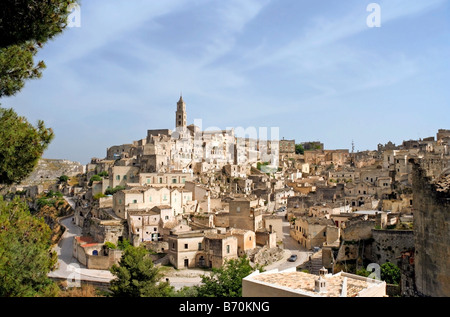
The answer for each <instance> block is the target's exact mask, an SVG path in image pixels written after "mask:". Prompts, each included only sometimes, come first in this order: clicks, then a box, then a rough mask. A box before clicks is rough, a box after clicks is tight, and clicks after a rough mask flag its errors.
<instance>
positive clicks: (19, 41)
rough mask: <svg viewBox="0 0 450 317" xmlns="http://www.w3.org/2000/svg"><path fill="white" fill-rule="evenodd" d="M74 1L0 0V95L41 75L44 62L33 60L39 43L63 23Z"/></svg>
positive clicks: (60, 28) (51, 35)
mask: <svg viewBox="0 0 450 317" xmlns="http://www.w3.org/2000/svg"><path fill="white" fill-rule="evenodd" d="M74 3H76V0H2V1H0V98H1V97H3V96H12V95H14V94H16V93H17V92H18V91H20V90H21V89H22V88H23V86H24V84H25V81H26V80H28V79H36V78H40V77H41V76H42V70H43V69H44V68H45V63H44V62H43V61H39V62H37V63H35V62H34V57H35V55H36V53H37V52H38V50H39V49H40V48H42V46H43V44H44V43H45V42H47V41H48V40H50V39H53V38H54V37H55V36H56V35H57V34H59V33H61V32H62V31H63V30H64V28H65V27H66V26H67V18H68V15H69V12H68V7H69V6H70V5H71V4H74Z"/></svg>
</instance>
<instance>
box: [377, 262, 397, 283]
mask: <svg viewBox="0 0 450 317" xmlns="http://www.w3.org/2000/svg"><path fill="white" fill-rule="evenodd" d="M381 280H383V281H385V282H386V283H388V284H395V285H398V284H400V280H401V272H400V268H399V267H398V266H397V265H395V264H393V263H391V262H386V263H384V264H382V265H381Z"/></svg>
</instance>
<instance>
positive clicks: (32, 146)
mask: <svg viewBox="0 0 450 317" xmlns="http://www.w3.org/2000/svg"><path fill="white" fill-rule="evenodd" d="M53 137H54V134H53V131H52V130H51V129H47V128H46V127H45V125H44V122H42V121H39V122H38V124H37V127H34V126H32V125H31V124H30V123H28V121H27V120H26V119H25V118H24V117H19V116H18V115H17V113H15V112H14V110H12V109H3V108H0V149H1V151H0V184H6V185H10V184H13V183H18V182H20V181H21V180H23V179H24V178H26V177H27V176H28V175H29V174H30V173H31V172H32V171H33V169H34V168H35V167H36V165H37V163H38V160H39V158H40V157H41V156H42V154H43V153H44V151H45V149H47V147H48V145H49V144H50V142H51V140H52V139H53Z"/></svg>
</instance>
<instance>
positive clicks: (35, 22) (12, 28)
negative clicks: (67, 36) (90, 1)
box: [0, 0, 76, 47]
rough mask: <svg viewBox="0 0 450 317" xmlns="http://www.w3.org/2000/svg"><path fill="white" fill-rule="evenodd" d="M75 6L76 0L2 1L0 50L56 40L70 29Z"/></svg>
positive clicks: (0, 11)
mask: <svg viewBox="0 0 450 317" xmlns="http://www.w3.org/2000/svg"><path fill="white" fill-rule="evenodd" d="M72 3H76V0H2V1H1V2H0V21H1V27H0V47H7V46H10V45H14V44H21V43H25V42H29V41H36V42H37V43H45V42H47V41H48V40H49V39H52V38H54V37H55V35H57V34H59V33H61V32H62V31H63V29H64V28H65V27H66V26H67V17H68V15H69V12H68V8H69V5H70V4H72Z"/></svg>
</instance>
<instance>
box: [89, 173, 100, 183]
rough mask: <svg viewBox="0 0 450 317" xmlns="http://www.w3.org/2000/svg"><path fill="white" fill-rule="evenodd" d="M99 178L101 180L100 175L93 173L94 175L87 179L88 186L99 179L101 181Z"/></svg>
mask: <svg viewBox="0 0 450 317" xmlns="http://www.w3.org/2000/svg"><path fill="white" fill-rule="evenodd" d="M101 180H102V177H101V176H98V175H94V176H92V177H91V179H90V180H89V186H92V183H93V182H99V181H101Z"/></svg>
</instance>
